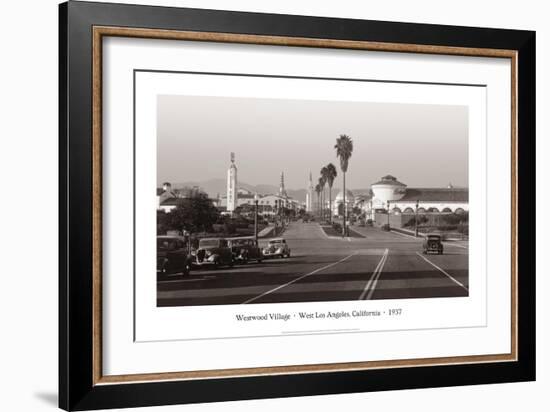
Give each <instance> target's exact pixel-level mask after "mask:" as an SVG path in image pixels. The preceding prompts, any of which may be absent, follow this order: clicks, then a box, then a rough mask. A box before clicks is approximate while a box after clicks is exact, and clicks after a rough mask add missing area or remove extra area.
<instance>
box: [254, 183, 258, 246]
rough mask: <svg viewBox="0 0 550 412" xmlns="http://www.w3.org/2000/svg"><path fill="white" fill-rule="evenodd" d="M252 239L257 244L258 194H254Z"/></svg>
mask: <svg viewBox="0 0 550 412" xmlns="http://www.w3.org/2000/svg"><path fill="white" fill-rule="evenodd" d="M254 206H255V207H254V239H255V240H256V243H258V193H255V194H254Z"/></svg>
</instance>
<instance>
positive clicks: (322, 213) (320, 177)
mask: <svg viewBox="0 0 550 412" xmlns="http://www.w3.org/2000/svg"><path fill="white" fill-rule="evenodd" d="M321 172H322V170H321ZM325 185H326V180H325V178H324V177H323V175H322V174H321V176H319V186H320V187H321V219H324V218H325Z"/></svg>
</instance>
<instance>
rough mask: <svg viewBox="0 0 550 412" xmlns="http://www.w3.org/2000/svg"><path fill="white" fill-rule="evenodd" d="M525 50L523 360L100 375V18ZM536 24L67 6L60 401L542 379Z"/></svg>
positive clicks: (76, 406)
mask: <svg viewBox="0 0 550 412" xmlns="http://www.w3.org/2000/svg"><path fill="white" fill-rule="evenodd" d="M94 25H100V26H118V27H139V28H151V29H170V30H184V31H201V32H223V33H241V34H254V35H267V36H287V37H305V38H324V39H336V40H359V41H371V42H382V43H386V42H388V43H404V44H423V45H434V46H456V47H470V48H488V49H506V50H515V51H517V68H518V72H517V85H516V87H517V90H518V93H517V103H518V104H517V125H518V139H517V145H518V148H517V156H518V164H517V173H518V191H517V195H518V198H517V202H518V203H517V221H516V225H517V231H518V238H517V241H518V266H517V270H518V274H522V276H520V275H518V289H517V291H518V296H517V300H518V328H517V336H518V361H516V362H494V363H483V364H462V365H445V366H417V367H411V368H409V367H403V368H393V369H376V370H361V371H347V372H322V373H299V374H288V375H271V376H257V377H234V378H220V379H201V380H188V381H168V382H148V383H125V384H108V385H94V383H93V359H92V354H93V347H92V345H93V336H92V320H93V305H92V303H93V296H92V242H93V239H92V26H94ZM535 42H536V40H535V32H532V31H523V30H504V29H488V28H471V27H457V26H442V25H428V24H413V23H393V22H392V23H390V22H380V21H365V20H354V19H335V18H320V17H305V16H294V15H275V14H259V13H243V12H230V11H215V10H202V9H183V8H173V7H158V6H136V5H123V4H110V3H88V2H75V1H70V2H68V3H63V4H61V5H60V6H59V406H60V408H62V409H65V410H90V409H108V408H122V407H136V406H157V405H170V404H182V403H196V402H218V401H227V400H244V399H262V398H273V397H292V396H309V395H322V394H338V393H353V392H365V391H380V390H395V389H406V388H409V389H412V388H427V387H442V386H458V385H473V384H486V383H502V382H519V381H531V380H535V369H536V367H535V349H536V348H535V338H536V336H535V322H536V303H535V273H536V272H535V227H536V226H535V182H536V181H535V123H536V118H535Z"/></svg>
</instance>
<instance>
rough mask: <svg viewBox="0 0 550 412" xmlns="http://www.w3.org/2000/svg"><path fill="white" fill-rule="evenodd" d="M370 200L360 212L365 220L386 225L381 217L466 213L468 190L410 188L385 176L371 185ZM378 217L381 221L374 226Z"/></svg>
mask: <svg viewBox="0 0 550 412" xmlns="http://www.w3.org/2000/svg"><path fill="white" fill-rule="evenodd" d="M371 191H372V199H371V200H370V201H369V202H367V203H366V204H365V206H364V208H363V210H364V211H365V214H366V216H367V217H368V218H370V219H372V220H373V221H375V223H377V224H382V223H384V222H386V221H387V218H386V217H383V216H380V214H384V213H387V211H388V208H389V210H390V212H391V214H392V215H401V214H403V215H412V214H415V213H419V214H426V213H428V214H445V213H456V214H460V213H464V212H467V211H468V209H469V208H468V188H464V187H454V186H453V185H451V184H449V185H448V186H447V187H438V188H410V187H407V185H406V184H404V183H401V182H400V181H398V180H397V178H395V177H394V176H391V175H386V176H384V177H382V178H381V179H380V180H379V181H378V182H376V183H373V184H371ZM377 216H378V217H379V218H380V219H381V220H380V222H377Z"/></svg>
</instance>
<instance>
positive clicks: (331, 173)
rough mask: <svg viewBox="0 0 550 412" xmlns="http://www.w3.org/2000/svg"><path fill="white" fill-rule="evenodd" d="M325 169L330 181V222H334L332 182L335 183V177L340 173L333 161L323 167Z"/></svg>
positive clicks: (328, 181)
mask: <svg viewBox="0 0 550 412" xmlns="http://www.w3.org/2000/svg"><path fill="white" fill-rule="evenodd" d="M323 169H325V176H326V179H327V183H328V208H329V215H330V223H332V184H333V183H334V179H336V176H337V175H338V173H337V172H336V167H335V166H334V165H333V164H332V163H329V164H328V165H326V166H325V167H323Z"/></svg>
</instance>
